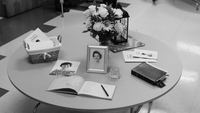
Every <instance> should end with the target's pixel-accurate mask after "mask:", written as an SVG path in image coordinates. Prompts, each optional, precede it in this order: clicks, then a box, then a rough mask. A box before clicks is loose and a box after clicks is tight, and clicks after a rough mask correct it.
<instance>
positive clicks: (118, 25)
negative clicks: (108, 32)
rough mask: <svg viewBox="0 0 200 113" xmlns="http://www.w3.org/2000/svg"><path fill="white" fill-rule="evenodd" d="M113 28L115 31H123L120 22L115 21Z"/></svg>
mask: <svg viewBox="0 0 200 113" xmlns="http://www.w3.org/2000/svg"><path fill="white" fill-rule="evenodd" d="M115 29H116V31H117V32H118V33H121V32H123V30H124V26H123V25H122V23H120V22H117V23H115Z"/></svg>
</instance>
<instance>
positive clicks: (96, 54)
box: [86, 45, 108, 73]
mask: <svg viewBox="0 0 200 113" xmlns="http://www.w3.org/2000/svg"><path fill="white" fill-rule="evenodd" d="M107 67H108V46H92V45H88V46H87V66H86V68H87V69H86V70H87V72H95V73H107Z"/></svg>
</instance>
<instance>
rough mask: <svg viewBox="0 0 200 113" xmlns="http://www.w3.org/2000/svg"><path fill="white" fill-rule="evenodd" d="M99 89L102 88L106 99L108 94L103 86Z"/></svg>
mask: <svg viewBox="0 0 200 113" xmlns="http://www.w3.org/2000/svg"><path fill="white" fill-rule="evenodd" d="M101 87H102V89H103V91H104V92H105V94H106V95H107V97H108V96H109V95H108V93H107V91H106V89H105V88H104V87H103V85H101Z"/></svg>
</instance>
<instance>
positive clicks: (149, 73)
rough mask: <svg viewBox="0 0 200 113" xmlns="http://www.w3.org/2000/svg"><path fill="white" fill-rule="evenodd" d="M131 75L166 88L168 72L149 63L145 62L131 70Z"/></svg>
mask: <svg viewBox="0 0 200 113" xmlns="http://www.w3.org/2000/svg"><path fill="white" fill-rule="evenodd" d="M131 74H132V75H134V76H136V77H138V78H140V79H142V80H144V81H146V82H148V83H150V84H152V85H156V86H158V87H160V88H162V87H164V86H165V84H164V83H163V81H164V80H165V79H166V76H168V75H167V71H165V70H163V69H161V68H158V67H156V66H154V65H152V64H149V63H147V62H143V63H141V64H139V65H138V66H136V67H135V68H133V69H132V70H131Z"/></svg>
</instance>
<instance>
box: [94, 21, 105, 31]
mask: <svg viewBox="0 0 200 113" xmlns="http://www.w3.org/2000/svg"><path fill="white" fill-rule="evenodd" d="M102 27H103V25H102V23H101V22H97V23H95V24H94V26H93V29H94V30H95V31H101V30H102Z"/></svg>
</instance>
